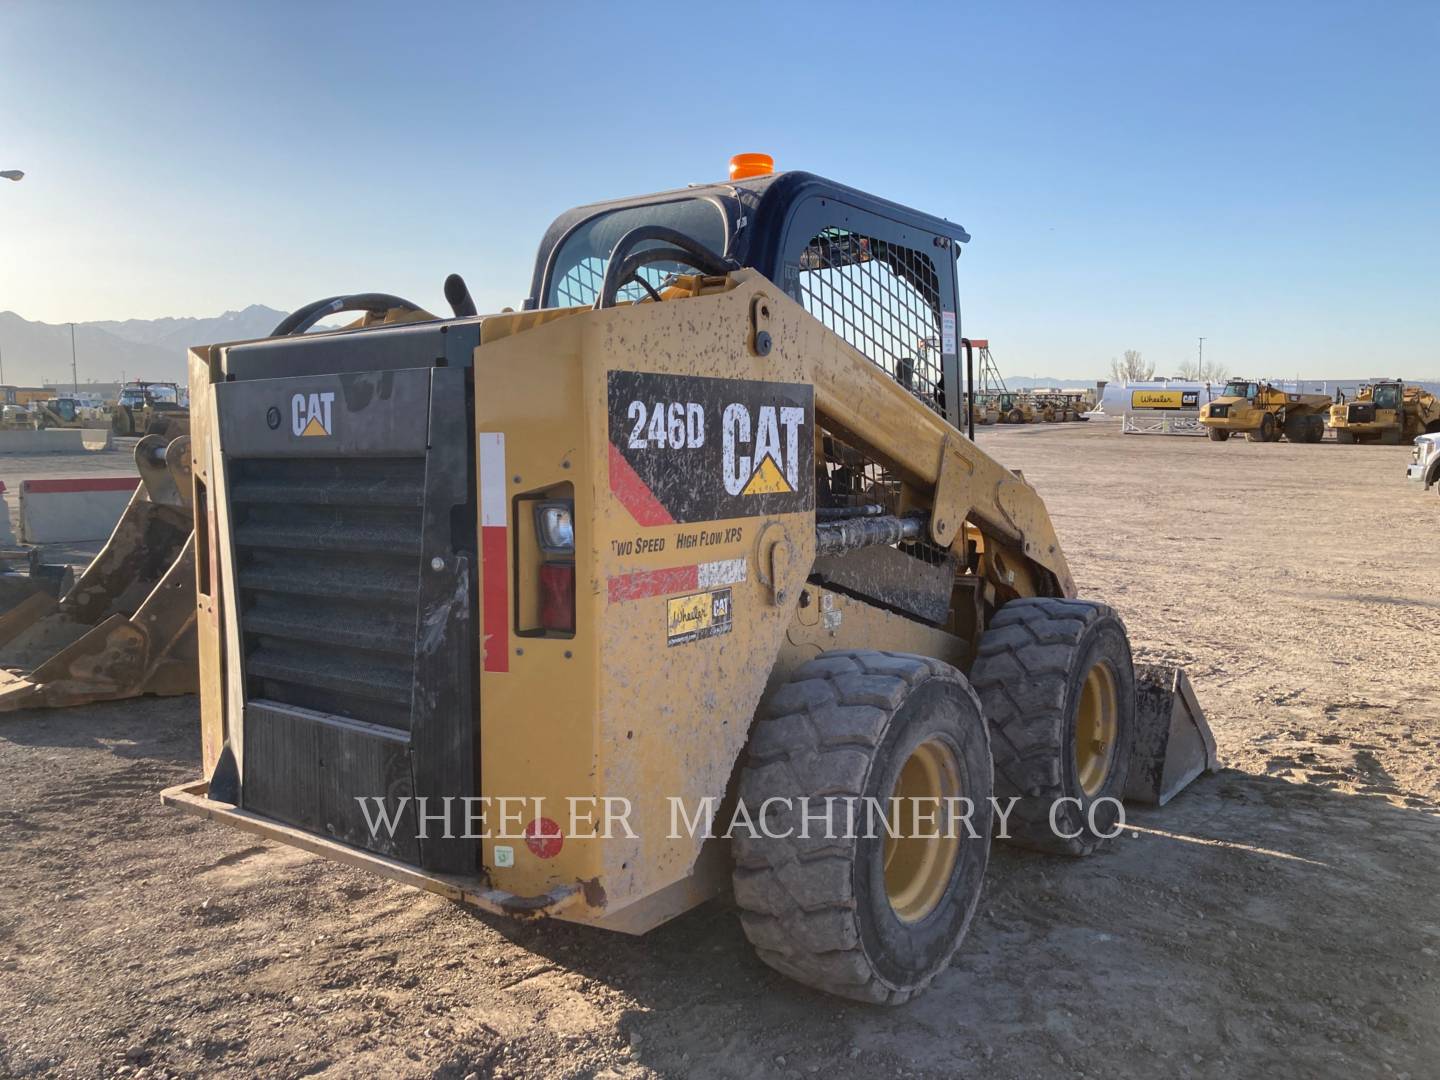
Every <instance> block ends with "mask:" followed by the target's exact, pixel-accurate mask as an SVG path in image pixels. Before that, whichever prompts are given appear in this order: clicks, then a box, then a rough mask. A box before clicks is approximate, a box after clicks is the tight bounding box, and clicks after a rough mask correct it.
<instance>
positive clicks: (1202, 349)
mask: <svg viewBox="0 0 1440 1080" xmlns="http://www.w3.org/2000/svg"><path fill="white" fill-rule="evenodd" d="M1195 374H1196V375H1198V376H1200V378H1202V379H1203V378H1205V339H1204V338H1203V337H1202V338H1201V339H1200V370H1198V371H1197V372H1196V373H1195Z"/></svg>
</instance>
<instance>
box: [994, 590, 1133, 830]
mask: <svg viewBox="0 0 1440 1080" xmlns="http://www.w3.org/2000/svg"><path fill="white" fill-rule="evenodd" d="M970 679H971V682H972V683H973V684H974V686H975V690H976V693H978V694H979V695H980V704H981V705H982V706H983V707H984V709H985V717H986V719H987V720H989V722H990V744H991V751H992V753H993V755H994V758H995V798H996V800H997V802H998V803H999V804H1000V805H1001V806H1004V805H1005V804H1006V800H1007V799H1009V798H1012V797H1013V798H1016V799H1018V801H1017V802H1016V803H1015V808H1014V810H1013V811H1012V812H1011V814H1010V816H1009V819H1008V821H1007V823H1006V831H1007V832H1008V833H1009V837H1010V839H1012V840H1014V841H1015V842H1016V843H1018V844H1021V845H1022V846H1024V847H1029V848H1034V849H1036V850H1037V851H1050V852H1056V853H1059V854H1065V855H1088V854H1090V853H1091V852H1092V851H1094V850H1095V849H1096V848H1097V847H1099V846H1100V844H1101V843H1102V842H1103V839H1104V837H1103V836H1102V834H1106V833H1110V832H1112V831H1113V827H1114V824H1115V822H1116V820H1117V819H1118V817H1119V810H1118V808H1117V804H1116V803H1110V802H1104V803H1101V805H1099V806H1096V805H1095V804H1096V803H1097V802H1099V801H1100V800H1102V799H1115V800H1119V799H1120V798H1122V797H1123V796H1124V794H1125V780H1126V776H1127V775H1128V773H1129V770H1130V751H1131V748H1132V746H1133V745H1134V741H1135V668H1134V664H1133V662H1132V660H1131V657H1130V640H1129V637H1128V635H1127V634H1126V632H1125V624H1124V623H1123V622H1121V621H1120V616H1118V615H1116V614H1115V612H1114V611H1112V610H1111V609H1110V608H1108V607H1106V606H1105V605H1103V604H1095V603H1090V602H1088V601H1085V600H1055V599H1049V598H1027V599H1023V600H1012V601H1011V602H1010V603H1008V604H1006V605H1005V606H1004V607H1002V608H1001V609H1000V611H999V612H998V613H997V614H996V616H995V618H994V620H993V621H992V622H991V623H990V626H989V628H988V629H987V630H986V631H985V633H984V635H983V636H982V637H981V638H980V652H979V657H978V658H977V659H976V661H975V665H974V667H972V668H971V669H970ZM1106 698H1108V699H1109V700H1108V702H1106V701H1105V700H1104V699H1106ZM1107 704H1108V706H1109V717H1108V719H1103V720H1101V719H1098V718H1099V717H1100V716H1101V714H1103V713H1104V712H1105V706H1106V705H1107ZM1096 706H1099V708H1098V709H1097V708H1096ZM1061 799H1068V800H1071V801H1068V802H1065V803H1063V804H1061V803H1059V802H1058V800H1061ZM1052 805H1053V806H1055V811H1054V814H1055V825H1056V826H1057V830H1052V829H1051V812H1052V811H1051V807H1052ZM1092 807H1093V808H1094V810H1093V818H1094V827H1092V823H1091V818H1092ZM1061 834H1064V835H1061Z"/></svg>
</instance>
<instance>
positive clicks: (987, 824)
mask: <svg viewBox="0 0 1440 1080" xmlns="http://www.w3.org/2000/svg"><path fill="white" fill-rule="evenodd" d="M929 739H939V740H942V741H943V742H944V743H945V744H946V745H947V746H949V748H950V749H951V750H952V751H954V756H955V759H956V761H957V763H958V772H959V774H960V775H959V780H960V791H961V793H962V794H963V795H964V796H965V797H966V798H969V799H971V800H972V801H973V803H974V808H975V809H974V816H973V818H972V819H971V825H972V826H973V829H974V832H975V834H976V835H975V836H970V835H969V834H968V833H967V831H966V830H965V829H963V828H958V829H957V831H958V836H957V838H956V840H955V842H956V843H957V844H958V845H959V849H958V851H957V852H956V857H955V865H954V867H953V869H952V871H951V875H950V878H949V881H948V884H947V885H946V887H945V892H944V893H943V894H942V896H941V898H940V900H939V902H938V903H937V905H936V907H935V908H934V910H932V911H931V912H930V913H929V914H927V915H925V916H924V917H923V918H921V919H919V920H918V921H915V922H912V923H903V922H901V921H900V919H899V918H898V917H897V916H896V914H895V912H894V910H893V908H892V907H891V905H890V900H889V898H888V896H887V894H886V892H885V882H884V871H883V864H882V861H881V857H882V853H883V846H884V837H883V832H882V835H879V836H874V837H867V836H865V835H864V834H865V832H866V830H865V829H864V828H863V827H862V828H856V829H853V830H846V829H844V828H839V829H837V830H835V831H838V832H839V833H840V834H841V835H840V837H839V838H837V839H826V837H825V836H824V835H818V834H820V833H824V832H826V831H827V830H826V829H825V828H824V827H823V825H817V824H815V823H814V821H813V820H812V823H811V825H810V831H811V836H810V838H809V839H806V838H803V837H800V836H791V837H783V838H775V839H772V838H770V837H766V836H764V835H755V836H752V835H750V834H749V832H748V831H747V830H746V829H744V828H743V826H742V827H741V828H738V829H737V830H735V832H734V834H733V837H734V838H733V843H732V848H733V853H734V856H735V873H734V887H735V902H736V904H737V905H738V906H739V908H740V920H741V924H742V925H743V926H744V929H745V936H746V937H747V938H749V939H750V943H751V944H752V945H754V946H755V949H756V952H757V953H758V954H759V956H760V959H761V960H763V961H764V962H765V963H766V964H768V965H769V966H770V967H772V968H774V969H775V970H776V971H779V972H781V973H782V974H784V975H788V976H789V977H790V978H792V979H795V980H797V981H798V982H802V983H804V984H805V985H807V986H811V987H814V988H816V989H817V990H823V991H826V992H828V993H831V994H837V995H839V996H841V997H847V998H852V999H854V1000H857V1001H867V1002H875V1003H883V1004H889V1005H898V1004H900V1003H902V1002H904V1001H907V1000H908V999H909V998H911V997H912V996H914V995H915V994H917V993H919V992H920V991H921V990H923V989H924V988H925V987H926V986H927V985H928V984H929V983H930V981H931V980H932V979H933V978H934V977H935V976H936V975H937V974H938V973H939V972H940V971H942V970H944V968H945V966H946V965H947V964H948V963H949V962H950V957H951V956H952V955H953V954H954V952H955V950H956V948H958V947H959V944H960V941H961V939H962V938H963V937H964V936H965V931H966V929H967V928H968V927H969V925H970V919H971V916H972V915H973V914H974V912H975V905H976V903H977V902H978V901H979V898H980V888H981V883H982V881H983V879H984V876H985V866H986V863H987V862H988V860H989V855H990V828H991V812H992V804H991V802H990V796H991V794H992V790H993V788H992V785H993V772H992V766H991V762H990V740H989V735H988V732H987V730H986V725H985V719H984V716H983V714H982V713H981V710H980V702H979V700H978V699H977V698H976V696H975V692H974V690H972V689H971V688H970V683H969V682H968V681H967V680H966V678H965V676H964V675H963V674H962V673H961V672H959V671H958V670H956V669H955V668H953V667H951V666H950V665H949V664H946V663H943V662H941V661H939V660H932V659H929V658H927V657H923V656H913V655H910V654H908V653H893V652H872V651H867V650H856V651H845V652H830V653H823V654H822V655H820V656H819V657H817V658H816V659H814V660H811V661H808V662H807V663H805V664H803V665H802V666H801V667H800V668H799V669H797V670H796V671H795V673H794V674H793V675H792V676H791V678H790V680H789V681H788V682H786V683H785V684H783V685H782V686H780V687H779V688H778V689H777V690H776V691H774V692H773V693H772V694H771V695H770V696H769V697H768V698H767V700H766V701H765V702H764V703H763V704H762V706H761V708H760V711H759V714H758V719H757V723H756V725H755V728H754V730H753V731H752V732H751V735H750V743H749V746H748V747H747V760H746V763H745V767H744V769H743V771H742V772H741V776H740V798H741V801H742V802H743V804H744V806H745V807H746V808H747V809H748V810H749V812H750V813H751V814H752V815H757V816H758V814H759V812H760V807H761V806H762V805H763V804H764V802H765V800H766V799H770V798H780V799H799V798H811V799H814V798H824V797H827V796H834V797H836V798H837V800H845V799H847V798H848V799H864V798H865V797H867V796H868V797H873V798H878V799H882V800H884V799H887V798H888V797H889V796H890V794H891V792H892V791H893V790H894V785H895V778H896V776H898V774H899V771H900V768H901V766H903V765H904V763H905V761H906V760H907V759H908V757H909V756H910V754H911V752H912V750H913V749H914V748H915V747H916V746H917V745H919V744H920V743H921V742H925V741H927V740H929ZM844 805H845V804H844V803H843V802H842V801H837V802H836V803H835V805H834V810H833V813H834V814H835V815H837V817H836V819H835V820H838V821H840V822H842V823H843V821H844V819H843V818H840V817H838V815H841V814H843V813H844V812H845V811H844V809H843V806H844ZM818 809H819V810H820V811H822V812H823V810H824V807H823V806H822V807H819V808H818ZM810 812H811V814H812V815H813V814H815V813H816V812H817V807H816V805H815V804H814V803H811V804H810ZM797 817H798V815H796V814H795V813H794V808H793V807H791V808H784V807H782V808H781V809H780V811H779V812H778V813H776V814H773V815H771V816H770V817H768V818H767V819H766V820H767V822H768V823H769V824H768V827H769V829H770V830H771V832H772V833H781V832H784V831H785V830H786V829H787V827H788V828H790V829H798V828H799V826H798V824H797ZM857 821H858V822H860V823H862V824H863V821H864V818H863V817H862V816H861V812H860V811H857ZM847 832H849V833H852V834H855V833H858V834H860V835H859V836H858V838H855V837H853V836H852V837H851V838H846V835H845V834H846V833H847Z"/></svg>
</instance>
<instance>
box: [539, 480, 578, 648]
mask: <svg viewBox="0 0 1440 1080" xmlns="http://www.w3.org/2000/svg"><path fill="white" fill-rule="evenodd" d="M535 540H536V542H537V544H538V545H539V548H540V551H541V552H542V553H543V555H544V557H545V561H544V562H543V563H541V564H540V574H539V585H540V598H539V599H540V627H541V629H543V630H546V631H548V632H550V633H560V634H573V633H574V632H575V503H574V500H572V499H543V500H541V501H540V502H537V503H536V504H535Z"/></svg>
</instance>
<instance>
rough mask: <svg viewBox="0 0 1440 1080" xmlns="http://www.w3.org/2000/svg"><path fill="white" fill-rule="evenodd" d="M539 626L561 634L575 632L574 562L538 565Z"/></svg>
mask: <svg viewBox="0 0 1440 1080" xmlns="http://www.w3.org/2000/svg"><path fill="white" fill-rule="evenodd" d="M540 626H541V627H542V628H543V629H545V630H550V631H555V632H558V633H562V634H573V633H574V632H575V564H574V563H554V562H547V563H542V564H541V566H540Z"/></svg>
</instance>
